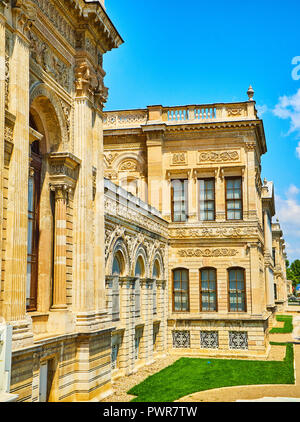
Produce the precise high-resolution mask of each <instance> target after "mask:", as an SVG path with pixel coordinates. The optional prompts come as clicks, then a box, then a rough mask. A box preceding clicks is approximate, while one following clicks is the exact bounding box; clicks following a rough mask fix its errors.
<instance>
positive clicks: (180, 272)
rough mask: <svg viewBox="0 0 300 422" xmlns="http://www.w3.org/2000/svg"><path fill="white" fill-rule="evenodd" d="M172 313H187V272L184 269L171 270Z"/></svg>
mask: <svg viewBox="0 0 300 422" xmlns="http://www.w3.org/2000/svg"><path fill="white" fill-rule="evenodd" d="M173 311H174V312H187V311H189V272H188V270H186V269H184V268H178V269H175V270H173Z"/></svg>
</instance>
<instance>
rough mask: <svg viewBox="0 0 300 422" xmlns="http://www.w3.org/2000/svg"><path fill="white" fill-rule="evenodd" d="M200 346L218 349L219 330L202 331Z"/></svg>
mask: <svg viewBox="0 0 300 422" xmlns="http://www.w3.org/2000/svg"><path fill="white" fill-rule="evenodd" d="M200 347H201V348H202V349H218V348H219V333H218V331H200Z"/></svg>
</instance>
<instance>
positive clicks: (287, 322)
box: [270, 315, 293, 334]
mask: <svg viewBox="0 0 300 422" xmlns="http://www.w3.org/2000/svg"><path fill="white" fill-rule="evenodd" d="M276 320H277V321H278V322H284V326H283V327H282V328H277V327H273V328H272V329H271V330H270V334H275V333H278V334H286V333H291V332H292V331H293V316H292V315H277V316H276Z"/></svg>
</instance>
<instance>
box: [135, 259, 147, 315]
mask: <svg viewBox="0 0 300 422" xmlns="http://www.w3.org/2000/svg"><path fill="white" fill-rule="evenodd" d="M134 275H135V277H137V280H136V282H135V316H136V317H139V316H140V315H141V286H140V280H139V278H141V277H144V275H145V265H144V261H143V258H142V257H141V256H139V258H138V260H137V261H136V264H135V271H134Z"/></svg>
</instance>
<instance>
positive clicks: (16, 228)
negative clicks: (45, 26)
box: [4, 7, 32, 347]
mask: <svg viewBox="0 0 300 422" xmlns="http://www.w3.org/2000/svg"><path fill="white" fill-rule="evenodd" d="M28 23H29V20H28V18H27V17H26V13H24V12H23V11H22V10H21V7H20V8H13V25H14V27H15V32H14V43H13V51H12V56H11V60H10V84H9V90H10V112H11V113H12V114H13V115H15V117H16V120H15V126H14V133H13V145H14V149H13V154H12V156H11V161H10V168H9V175H8V177H9V181H8V186H9V189H8V206H7V246H6V262H5V292H4V308H5V318H6V319H7V320H9V321H12V322H13V326H14V330H13V341H14V342H13V347H17V346H18V347H20V346H21V345H22V346H25V345H27V344H31V342H32V331H31V329H30V324H31V318H30V317H29V316H27V315H26V291H25V288H26V272H27V270H26V262H27V227H28V178H27V175H28V164H29V40H28V38H27V36H26V33H27V32H26V29H28Z"/></svg>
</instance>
